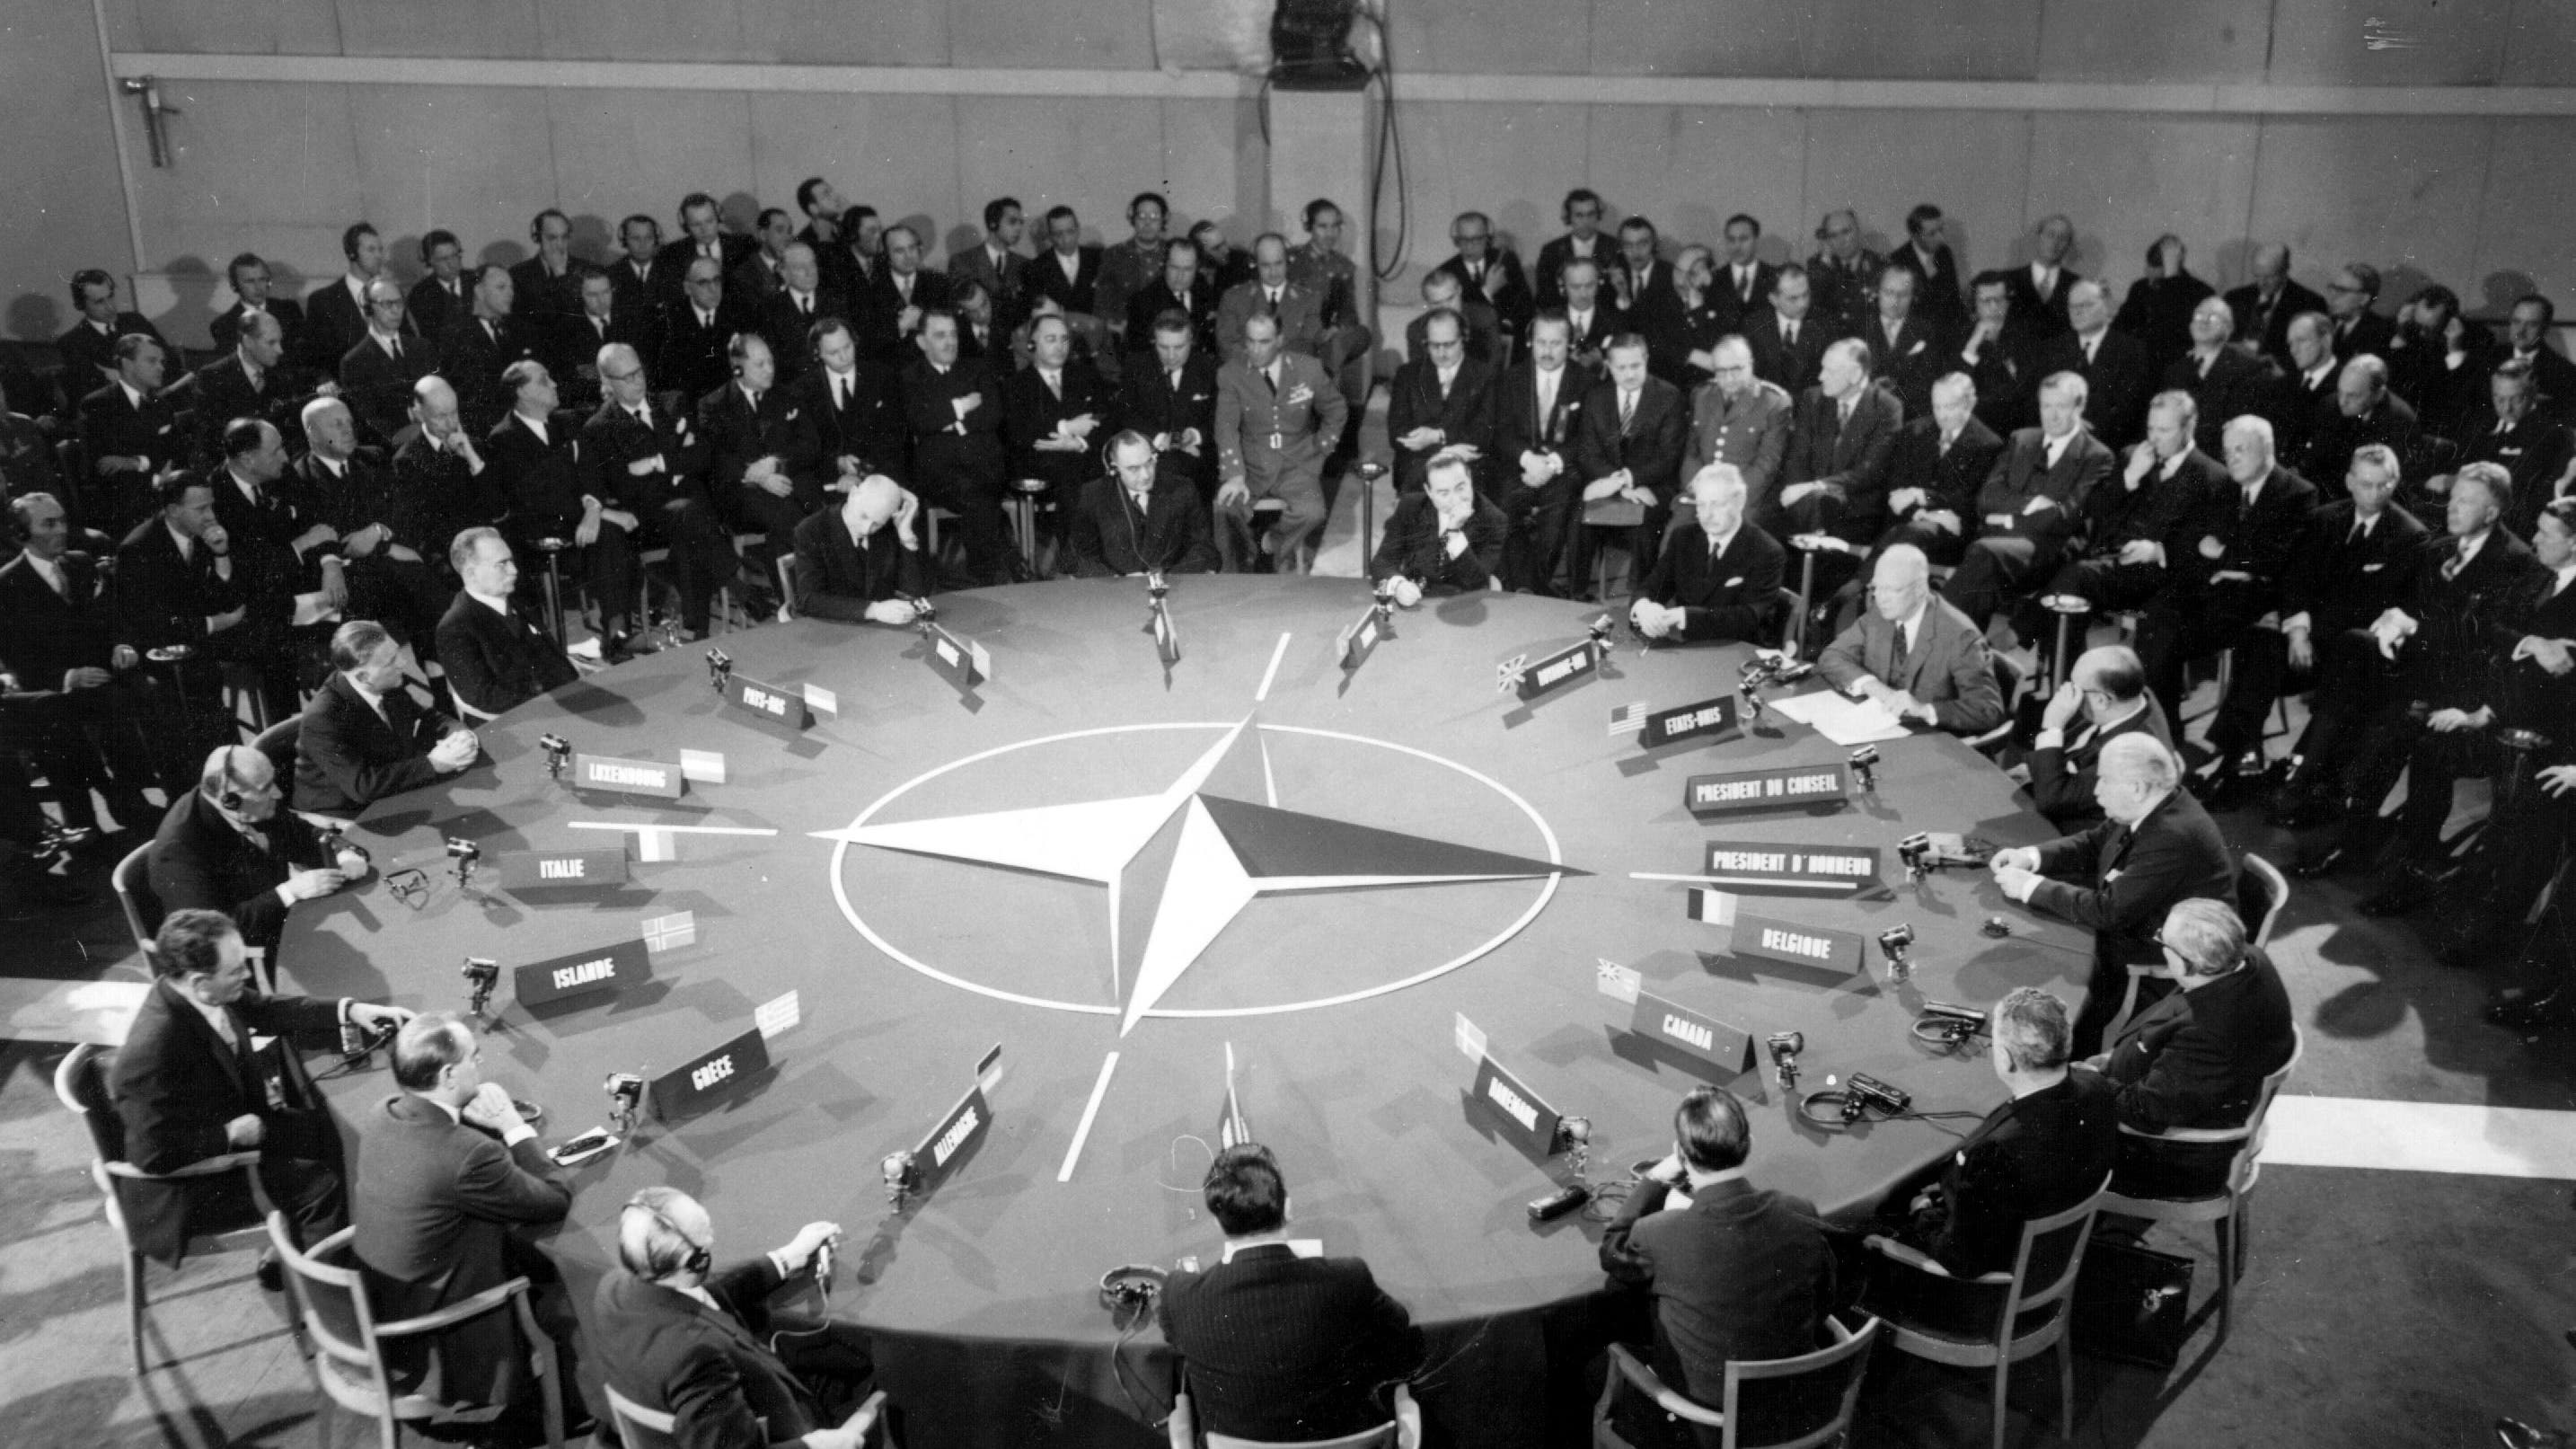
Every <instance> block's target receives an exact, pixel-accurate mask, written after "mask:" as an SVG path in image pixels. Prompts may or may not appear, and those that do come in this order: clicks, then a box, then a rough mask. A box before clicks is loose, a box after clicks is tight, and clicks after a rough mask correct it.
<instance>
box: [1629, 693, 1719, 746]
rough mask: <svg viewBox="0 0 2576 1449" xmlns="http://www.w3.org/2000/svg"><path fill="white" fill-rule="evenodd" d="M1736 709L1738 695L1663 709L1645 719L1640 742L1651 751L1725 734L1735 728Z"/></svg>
mask: <svg viewBox="0 0 2576 1449" xmlns="http://www.w3.org/2000/svg"><path fill="white" fill-rule="evenodd" d="M1735 710H1736V704H1735V696H1734V695H1731V694H1727V695H1720V696H1718V697H1717V698H1715V699H1703V700H1701V701H1700V702H1699V703H1697V704H1686V705H1683V706H1681V707H1680V708H1678V709H1667V710H1660V711H1658V712H1656V713H1654V714H1650V715H1648V716H1646V727H1645V728H1644V729H1642V730H1640V731H1638V733H1637V743H1639V744H1641V745H1643V746H1645V747H1646V748H1647V749H1650V750H1651V749H1654V748H1655V747H1656V746H1658V745H1669V744H1672V743H1674V742H1676V741H1679V740H1687V739H1691V738H1694V737H1696V736H1699V735H1722V734H1725V733H1726V732H1727V731H1729V730H1732V729H1734V728H1735Z"/></svg>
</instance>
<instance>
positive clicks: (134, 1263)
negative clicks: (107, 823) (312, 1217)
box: [54, 852, 273, 1378]
mask: <svg viewBox="0 0 2576 1449" xmlns="http://www.w3.org/2000/svg"><path fill="white" fill-rule="evenodd" d="M137 853H138V854H139V853H140V852H137ZM114 1060H115V1053H114V1052H112V1051H110V1050H109V1049H107V1048H105V1047H101V1046H98V1045H95V1044H92V1043H83V1044H82V1045H79V1046H76V1047H73V1048H72V1049H71V1053H70V1054H69V1055H67V1056H65V1057H64V1058H63V1060H62V1064H61V1065H60V1066H58V1067H56V1068H55V1069H54V1095H55V1096H56V1097H59V1098H60V1099H62V1104H63V1106H65V1107H66V1108H68V1109H70V1111H71V1112H72V1113H73V1114H74V1115H75V1116H77V1117H79V1118H80V1119H81V1125H82V1126H83V1127H86V1128H87V1129H89V1141H90V1152H91V1156H90V1164H89V1175H90V1179H91V1181H93V1182H95V1183H97V1184H98V1192H99V1196H100V1198H101V1199H103V1200H104V1201H105V1202H106V1204H107V1225H108V1227H109V1228H110V1229H111V1230H113V1231H114V1232H115V1234H116V1244H117V1248H118V1251H119V1252H120V1253H121V1254H122V1255H123V1257H124V1259H125V1341H126V1346H127V1347H128V1349H129V1350H131V1352H132V1353H133V1356H134V1375H135V1377H137V1378H141V1377H142V1376H143V1374H144V1373H145V1372H146V1371H147V1366H146V1365H145V1364H144V1362H143V1310H144V1309H145V1307H147V1306H148V1304H149V1299H150V1291H149V1290H150V1284H149V1283H148V1281H147V1280H146V1277H145V1274H146V1268H145V1263H144V1257H143V1254H142V1253H140V1252H138V1251H136V1249H135V1246H134V1233H133V1230H132V1229H131V1228H130V1227H129V1226H128V1225H127V1222H126V1217H125V1203H124V1199H123V1198H122V1196H121V1195H120V1194H119V1193H118V1191H117V1186H118V1184H120V1183H126V1182H186V1181H194V1180H198V1179H211V1178H218V1177H222V1176H224V1175H225V1174H227V1173H233V1172H238V1173H240V1174H242V1177H243V1180H244V1181H246V1182H247V1183H249V1185H250V1196H251V1201H253V1202H255V1203H257V1204H258V1205H259V1210H260V1211H261V1212H262V1213H270V1212H272V1211H273V1209H272V1208H271V1206H270V1204H269V1201H268V1190H267V1189H266V1188H264V1187H262V1186H261V1185H260V1181H259V1153H258V1152H257V1151H250V1152H227V1153H224V1154H223V1155H221V1156H218V1157H209V1158H207V1159H205V1160H204V1161H202V1162H192V1163H189V1164H188V1165H187V1166H186V1167H183V1168H180V1169H179V1170H178V1171H176V1172H164V1173H151V1172H145V1171H144V1170H143V1169H141V1168H139V1167H136V1166H134V1165H133V1164H132V1163H130V1162H127V1161H126V1160H125V1122H124V1119H122V1118H120V1117H118V1116H117V1115H116V1104H115V1103H114V1102H113V1101H112V1100H110V1098H109V1096H108V1090H107V1077H108V1067H109V1064H110V1063H112V1062H113V1061H114ZM258 1231H259V1228H258V1227H257V1226H256V1225H251V1226H246V1227H243V1228H237V1229H233V1230H230V1231H227V1232H222V1233H210V1234H207V1235H206V1236H205V1238H204V1241H206V1242H209V1243H214V1242H220V1241H223V1240H226V1239H231V1238H237V1237H240V1236H241V1235H243V1234H245V1233H252V1234H255V1233H257V1232H258ZM198 1241H199V1240H198V1239H194V1238H192V1239H190V1240H189V1246H191V1247H193V1246H195V1245H196V1243H197V1242H198Z"/></svg>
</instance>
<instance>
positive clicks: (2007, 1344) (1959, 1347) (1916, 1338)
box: [1868, 1178, 2110, 1449]
mask: <svg viewBox="0 0 2576 1449" xmlns="http://www.w3.org/2000/svg"><path fill="white" fill-rule="evenodd" d="M2109 1191H2110V1180H2109V1179H2108V1178H2105V1179H2104V1180H2103V1185H2102V1186H2101V1187H2100V1188H2098V1189H2096V1190H2095V1191H2094V1193H2093V1195H2092V1196H2091V1197H2089V1198H2086V1199H2085V1200H2084V1201H2082V1202H2080V1203H2077V1204H2076V1205H2075V1206H2073V1207H2071V1208H2068V1209H2067V1210H2066V1211H2064V1212H2062V1213H2055V1214H2052V1215H2050V1216H2048V1217H2044V1218H2034V1219H2032V1220H2030V1221H2029V1222H2025V1223H2023V1224H2022V1225H2021V1246H2020V1247H2019V1248H2017V1249H2016V1250H2015V1251H2014V1253H2013V1265H2012V1271H2011V1272H2009V1273H2000V1272H1998V1273H1987V1274H1984V1275H1983V1276H1980V1277H1976V1278H1969V1279H1953V1281H1960V1282H1967V1283H1978V1284H1984V1285H1988V1286H1990V1287H1997V1288H2001V1289H2003V1299H2002V1309H2001V1311H2000V1312H1998V1313H1997V1314H1996V1315H1995V1328H1994V1332H1993V1333H1992V1335H1990V1336H1980V1337H1977V1338H1961V1337H1955V1336H1953V1335H1951V1334H1949V1333H1943V1332H1936V1331H1933V1330H1930V1329H1927V1328H1918V1327H1915V1326H1913V1325H1910V1324H1908V1323H1906V1322H1905V1321H1904V1320H1902V1319H1892V1320H1890V1321H1889V1323H1888V1325H1887V1328H1888V1332H1889V1334H1890V1336H1891V1339H1892V1341H1893V1343H1894V1345H1895V1347H1896V1350H1897V1351H1898V1352H1899V1353H1908V1354H1912V1355H1913V1356H1914V1357H1916V1358H1920V1359H1926V1360H1929V1361H1931V1362H1933V1363H1940V1364H1948V1365H1950V1366H1951V1367H1954V1368H1991V1369H1993V1370H1994V1376H1995V1385H1994V1421H1995V1439H1994V1443H1995V1449H2004V1402H2005V1390H2006V1389H2007V1388H2008V1387H2009V1386H2010V1384H2011V1381H2012V1366H2013V1365H2014V1364H2017V1363H2019V1362H2021V1361H2022V1360H2023V1359H2026V1358H2032V1357H2035V1356H2037V1355H2039V1354H2042V1353H2046V1352H2049V1351H2050V1350H2052V1349H2053V1350H2055V1351H2056V1354H2057V1401H2058V1432H2059V1434H2060V1436H2061V1437H2064V1436H2065V1435H2067V1434H2070V1433H2071V1432H2072V1431H2073V1429H2074V1427H2075V1358H2074V1351H2073V1350H2072V1349H2070V1348H2069V1347H2067V1344H2066V1325H2067V1320H2068V1318H2069V1317H2070V1314H2069V1313H2068V1309H2069V1307H2070V1306H2071V1302H2070V1300H2071V1299H2072V1297H2073V1295H2074V1292H2075V1274H2076V1270H2077V1269H2078V1268H2081V1267H2082V1266H2083V1264H2084V1245H2085V1243H2086V1242H2087V1241H2089V1240H2090V1239H2091V1238H2092V1236H2093V1216H2094V1214H2095V1213H2097V1212H2099V1211H2101V1210H2102V1209H2103V1207H2104V1205H2105V1195H2106V1194H2107V1193H2108V1192H2109ZM1868 1243H1869V1246H1870V1248H1871V1249H1872V1250H1874V1251H1875V1252H1877V1253H1878V1254H1879V1255H1880V1256H1881V1257H1883V1258H1885V1259H1887V1260H1888V1261H1889V1262H1890V1263H1894V1264H1899V1265H1902V1266H1903V1267H1904V1268H1906V1269H1910V1270H1912V1271H1914V1272H1918V1273H1923V1274H1928V1275H1930V1276H1932V1277H1934V1278H1951V1276H1952V1275H1951V1274H1950V1272H1949V1270H1948V1269H1946V1268H1943V1267H1942V1266H1941V1265H1940V1264H1939V1263H1938V1262H1936V1261H1935V1260H1933V1259H1932V1258H1931V1257H1929V1256H1927V1255H1925V1254H1923V1253H1919V1252H1916V1251H1915V1250H1914V1249H1912V1248H1909V1247H1907V1246H1905V1245H1904V1244H1902V1243H1899V1242H1897V1241H1896V1240H1895V1239H1893V1238H1887V1237H1881V1236H1878V1235H1875V1234H1873V1235H1872V1236H1871V1237H1870V1238H1869V1239H1868ZM2032 1315H2037V1321H2036V1322H2027V1320H2029V1319H2030V1318H2031V1316H2032Z"/></svg>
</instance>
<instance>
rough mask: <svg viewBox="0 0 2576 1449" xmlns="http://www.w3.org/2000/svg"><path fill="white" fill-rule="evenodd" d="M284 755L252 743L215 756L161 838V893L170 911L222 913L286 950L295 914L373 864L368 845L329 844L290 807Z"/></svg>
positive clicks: (246, 934)
mask: <svg viewBox="0 0 2576 1449" xmlns="http://www.w3.org/2000/svg"><path fill="white" fill-rule="evenodd" d="M285 804H286V792H285V790H284V788H283V787H282V786H281V785H280V783H279V781H278V777H277V762H276V761H274V760H271V759H270V758H269V757H268V756H266V755H264V754H261V753H260V752H259V751H257V750H255V749H252V748H251V747H250V746H248V745H220V746H217V747H216V749H215V751H214V753H212V754H210V755H208V756H206V762H205V766H204V768H203V769H202V770H200V771H199V772H198V776H197V788H196V789H194V790H192V791H189V792H188V793H187V794H185V795H182V796H180V797H179V798H178V799H177V800H174V801H172V802H171V804H170V809H169V811H168V812H167V813H166V814H164V815H163V816H162V818H161V828H160V830H159V832H158V833H156V834H155V835H154V836H153V840H152V855H151V869H150V879H151V883H152V894H153V895H154V896H155V897H156V898H158V899H159V900H160V902H161V909H162V910H164V911H182V910H189V909H200V910H209V911H221V912H223V913H224V914H225V915H227V916H230V917H231V918H232V921H233V924H234V925H235V926H236V927H238V928H240V930H241V934H242V942H243V944H244V945H247V946H256V947H259V948H260V949H262V950H267V951H274V950H276V949H277V940H278V936H279V935H280V934H281V933H282V932H284V931H285V929H286V914H287V912H288V911H289V910H291V909H292V908H293V907H294V906H295V905H296V904H297V903H298V902H300V901H310V900H318V899H320V898H321V897H323V896H327V895H329V894H331V893H332V892H334V891H337V890H339V889H341V888H342V887H344V886H346V885H348V884H350V883H351V882H353V881H360V880H364V879H366V877H367V872H368V871H369V869H370V868H371V867H370V866H369V864H368V862H367V854H366V852H365V851H363V850H360V849H358V848H357V847H356V846H354V845H350V844H348V843H346V842H345V841H343V842H338V843H337V845H336V847H335V846H334V844H333V843H332V842H326V841H325V840H324V839H323V838H322V835H321V832H319V831H317V830H315V829H314V828H313V827H312V826H310V825H308V824H306V823H305V822H304V819H303V817H301V816H299V815H297V814H296V813H295V812H294V811H292V810H288V809H286V808H285Z"/></svg>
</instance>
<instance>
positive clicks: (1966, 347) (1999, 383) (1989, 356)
mask: <svg viewBox="0 0 2576 1449" xmlns="http://www.w3.org/2000/svg"><path fill="white" fill-rule="evenodd" d="M1970 290H1971V291H1972V292H1973V293H1974V297H1973V301H1974V303H1975V313H1974V316H1973V317H1971V319H1970V320H1969V323H1968V325H1967V326H1966V327H1965V328H1963V329H1961V331H1960V334H1959V338H1958V341H1957V343H1956V345H1955V346H1953V347H1952V348H1951V350H1950V355H1949V356H1948V357H1947V358H1946V359H1944V361H1943V366H1944V367H1945V368H1951V369H1956V370H1957V371H1960V372H1964V373H1966V374H1967V375H1968V379H1969V380H1970V381H1971V382H1974V383H1975V384H1976V385H1977V419H1978V421H1980V422H1982V423H1984V424H1985V425H1986V426H1987V427H1989V428H1992V429H1993V430H1994V431H1995V432H1996V433H1998V434H2000V435H2002V436H2004V437H2007V438H2009V437H2011V436H2012V435H2013V434H2014V433H2016V432H2018V431H2020V430H2021V429H2023V428H2026V427H2029V426H2030V425H2031V424H2032V423H2034V422H2037V421H2038V420H2039V413H2038V406H2037V404H2038V397H2039V383H2040V379H2041V377H2042V376H2043V374H2042V373H2041V372H2040V370H2039V361H2038V353H2039V344H2040V340H2041V339H2040V336H2039V333H2038V330H2037V329H2036V328H2035V327H2034V326H2033V325H2032V324H2031V323H2030V322H2028V321H2026V320H2024V319H2023V318H2021V317H2019V316H2016V315H2014V313H2013V289H2012V275H2011V274H2010V273H2008V272H1980V273H1978V274H1977V279H1976V281H1975V282H1974V283H1973V284H1972V285H1971V288H1970Z"/></svg>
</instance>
